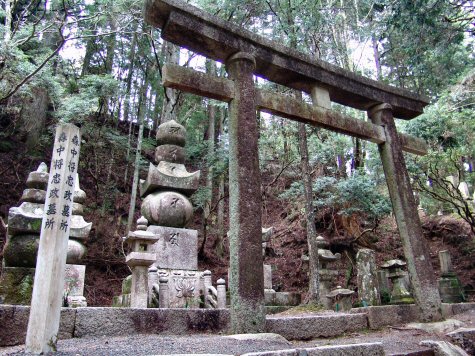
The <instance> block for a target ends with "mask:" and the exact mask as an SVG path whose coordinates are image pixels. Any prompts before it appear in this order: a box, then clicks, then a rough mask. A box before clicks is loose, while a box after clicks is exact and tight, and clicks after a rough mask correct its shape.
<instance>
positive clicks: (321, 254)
mask: <svg viewBox="0 0 475 356" xmlns="http://www.w3.org/2000/svg"><path fill="white" fill-rule="evenodd" d="M316 242H317V247H318V273H319V274H320V284H319V295H320V303H321V304H323V306H324V307H325V308H326V309H332V307H333V306H332V302H331V301H330V300H329V299H328V298H325V296H326V295H328V294H329V293H330V291H331V288H332V281H333V280H334V279H335V277H336V276H338V271H336V270H334V269H331V268H330V264H331V263H333V262H335V261H337V260H339V259H340V258H341V255H340V254H339V253H336V254H333V253H332V252H331V251H330V250H329V249H328V246H329V245H330V244H329V243H328V242H327V241H326V240H325V239H324V238H323V236H317V238H316Z"/></svg>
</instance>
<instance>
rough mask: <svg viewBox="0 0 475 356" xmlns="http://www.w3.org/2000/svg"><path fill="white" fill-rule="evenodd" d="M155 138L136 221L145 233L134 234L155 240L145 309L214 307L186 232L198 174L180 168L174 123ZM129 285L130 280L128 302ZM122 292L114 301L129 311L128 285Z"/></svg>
mask: <svg viewBox="0 0 475 356" xmlns="http://www.w3.org/2000/svg"><path fill="white" fill-rule="evenodd" d="M156 138H157V144H158V146H157V148H156V150H155V163H156V164H157V165H154V164H152V163H150V166H149V171H148V175H147V178H146V179H145V180H144V181H141V186H140V192H141V196H142V198H143V201H142V206H141V213H142V215H143V219H139V221H138V223H140V220H143V226H140V227H139V226H138V229H140V231H143V229H145V231H143V232H141V233H138V234H139V235H141V236H142V235H143V234H144V233H146V234H148V235H147V236H154V239H156V242H154V243H153V244H151V245H150V247H149V248H147V253H152V254H155V259H154V261H152V262H153V263H150V264H149V265H150V268H149V269H148V283H147V285H148V293H149V298H148V301H149V303H148V305H149V306H159V307H166V308H168V307H169V308H184V307H200V306H202V307H217V305H218V302H217V295H218V293H217V289H216V288H214V287H213V286H212V285H211V272H209V271H205V272H200V271H198V232H197V231H196V230H190V229H187V228H186V226H187V224H188V223H189V222H190V220H191V218H192V217H193V206H192V205H191V202H190V201H189V199H188V198H189V196H190V195H191V194H193V193H194V192H195V191H196V189H198V183H199V178H200V172H199V171H197V172H193V173H189V172H188V171H187V170H186V168H185V166H184V164H183V163H184V161H185V150H184V146H185V143H186V131H185V128H184V127H183V126H182V125H180V124H178V123H177V122H175V121H173V120H172V121H168V122H165V123H163V124H161V125H160V126H159V127H158V130H157V136H156ZM138 225H140V224H138ZM134 234H135V235H137V233H134ZM135 235H134V236H135ZM149 241H151V240H149ZM144 263H145V261H144ZM147 263H148V260H147ZM136 268H137V267H135V269H136ZM133 280H134V279H133V277H132V286H131V291H132V299H133V293H134V282H133ZM124 286H125V287H126V288H125V289H126V290H124V288H123V294H122V296H119V297H116V298H115V299H114V305H115V306H130V305H128V302H129V301H130V298H128V297H127V296H126V294H127V293H124V292H129V288H128V286H129V283H124V284H123V287H124Z"/></svg>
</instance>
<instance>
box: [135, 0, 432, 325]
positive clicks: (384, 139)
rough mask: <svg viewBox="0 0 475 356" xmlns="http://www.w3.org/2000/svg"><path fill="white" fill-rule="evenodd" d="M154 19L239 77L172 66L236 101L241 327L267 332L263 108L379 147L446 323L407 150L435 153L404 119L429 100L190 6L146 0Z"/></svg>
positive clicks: (419, 281)
mask: <svg viewBox="0 0 475 356" xmlns="http://www.w3.org/2000/svg"><path fill="white" fill-rule="evenodd" d="M144 16H145V20H146V21H147V22H148V23H150V24H152V25H153V26H155V27H158V28H160V29H161V30H162V31H161V35H162V37H163V38H164V39H165V40H167V41H170V42H173V43H175V44H177V45H179V46H181V47H185V48H188V49H189V50H192V51H194V52H197V53H199V54H201V55H203V56H206V57H208V58H211V59H213V60H216V61H220V62H222V63H224V64H225V66H226V70H227V72H228V74H229V79H225V78H217V77H213V76H210V75H207V74H204V73H200V72H196V71H194V70H191V69H187V68H183V67H179V66H174V65H166V66H165V67H164V68H163V71H162V75H163V78H162V79H163V85H164V86H166V87H171V88H176V89H180V90H183V91H187V92H190V93H193V94H197V95H201V96H205V97H208V98H212V99H217V100H222V101H225V102H228V103H229V113H230V118H229V140H230V147H229V155H230V156H229V162H230V163H229V190H230V194H229V200H230V203H229V204H230V207H229V211H230V217H229V220H230V221H229V223H230V286H229V287H230V291H231V327H232V330H233V332H235V333H240V332H244V333H249V332H263V331H264V330H265V309H264V293H263V291H264V285H263V272H262V254H261V226H262V224H261V191H260V187H261V180H260V172H259V162H258V146H257V140H258V128H257V122H256V110H261V111H264V112H268V113H272V114H275V115H278V116H282V117H285V118H288V119H291V120H297V121H301V122H305V123H307V124H310V125H313V126H320V127H324V128H327V129H330V130H333V131H336V132H340V133H344V134H347V135H351V136H355V137H359V138H362V139H366V140H369V141H371V142H374V143H376V144H378V147H379V152H380V156H381V160H382V163H383V168H384V172H385V176H386V181H387V185H388V189H389V193H390V197H391V202H392V206H393V211H394V215H395V217H396V221H397V224H398V229H399V233H400V236H401V239H402V243H403V248H404V253H405V257H406V260H407V264H408V270H409V276H410V279H411V282H412V285H413V287H414V294H415V300H416V304H417V306H418V308H419V311H420V316H421V318H422V319H423V320H425V321H433V320H438V319H440V318H441V302H440V297H439V292H438V289H437V283H436V280H435V276H434V273H433V270H432V266H431V263H430V256H429V254H428V249H427V248H426V246H425V243H424V240H423V236H422V228H421V223H420V220H419V216H418V213H417V207H416V204H415V201H414V196H413V192H412V189H411V185H410V181H409V176H408V173H407V170H406V165H405V162H404V157H403V151H407V152H411V153H415V154H421V155H422V154H425V153H426V145H425V142H423V141H422V140H420V139H418V138H415V137H410V136H407V135H402V134H398V133H397V131H396V126H395V121H394V117H397V118H401V119H412V118H414V117H416V116H417V115H419V114H421V113H422V110H423V108H424V106H426V105H427V104H428V100H427V99H426V98H422V97H420V96H417V95H415V94H413V93H410V92H408V91H405V90H401V89H398V88H395V87H391V86H388V85H385V84H382V83H380V82H377V81H374V80H371V79H368V78H365V77H362V76H359V75H356V74H354V73H352V72H349V71H346V70H343V69H341V68H339V67H337V66H334V65H331V64H329V63H326V62H324V61H321V60H316V59H313V58H310V57H309V56H307V55H305V54H302V53H300V52H297V51H295V50H293V49H291V48H288V47H284V46H281V45H279V44H277V43H273V42H271V41H269V40H266V39H265V38H263V37H260V36H258V35H256V34H253V33H251V32H248V31H245V30H243V29H242V28H240V27H238V26H235V25H233V24H230V23H229V22H225V21H222V20H220V19H217V18H214V17H212V16H211V15H209V14H208V13H206V12H204V11H202V10H200V9H198V8H196V7H193V6H190V5H188V4H185V3H184V2H182V1H180V0H146V1H145V10H144ZM253 75H257V76H260V77H263V78H265V79H267V80H269V81H272V82H275V83H278V84H281V85H284V86H287V87H289V88H292V89H296V90H300V91H304V92H306V93H309V94H310V95H311V97H312V101H313V105H309V104H306V103H304V102H302V101H300V100H297V99H295V98H291V97H289V96H285V95H281V94H277V93H271V92H268V91H263V90H259V89H256V88H255V87H254V82H253ZM331 101H333V102H337V103H340V104H343V105H346V106H350V107H353V108H356V109H360V110H365V111H366V112H367V114H368V117H369V118H370V120H371V122H365V121H363V120H358V119H354V118H352V117H349V116H347V115H343V114H340V113H338V112H336V111H332V110H331Z"/></svg>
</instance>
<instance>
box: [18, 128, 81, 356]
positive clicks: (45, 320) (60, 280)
mask: <svg viewBox="0 0 475 356" xmlns="http://www.w3.org/2000/svg"><path fill="white" fill-rule="evenodd" d="M80 142H81V134H80V131H79V128H78V127H76V126H74V125H72V124H62V125H58V127H57V128H56V136H55V141H54V148H53V157H52V159H51V166H50V175H49V182H48V189H47V192H46V202H45V213H44V215H43V222H42V227H41V235H40V244H39V248H38V257H37V261H36V273H35V282H34V287H33V296H32V300H31V310H30V318H29V320H28V331H27V335H26V351H27V352H32V353H37V354H39V353H48V352H52V351H55V349H56V341H57V335H58V329H59V318H60V312H61V305H62V301H63V287H64V274H65V266H66V255H67V250H68V238H69V230H70V223H71V215H72V208H73V195H74V187H75V179H76V173H77V167H78V160H79V149H80Z"/></svg>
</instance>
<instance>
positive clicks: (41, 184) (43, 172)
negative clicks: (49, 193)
mask: <svg viewBox="0 0 475 356" xmlns="http://www.w3.org/2000/svg"><path fill="white" fill-rule="evenodd" d="M48 178H49V174H48V166H47V165H46V163H44V162H41V164H40V165H39V167H38V169H37V170H36V171H34V172H31V173H30V174H29V175H28V179H27V180H26V186H27V187H28V188H35V189H42V190H46V187H47V186H48Z"/></svg>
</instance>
